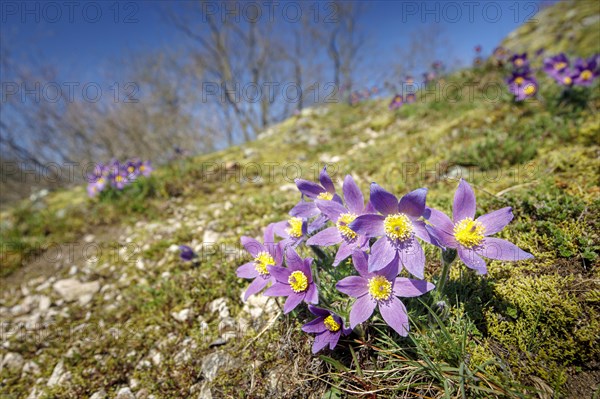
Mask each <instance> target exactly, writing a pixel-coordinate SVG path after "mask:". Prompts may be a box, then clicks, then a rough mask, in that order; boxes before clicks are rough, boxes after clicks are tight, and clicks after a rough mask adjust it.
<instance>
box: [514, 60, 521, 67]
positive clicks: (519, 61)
mask: <svg viewBox="0 0 600 399" xmlns="http://www.w3.org/2000/svg"><path fill="white" fill-rule="evenodd" d="M515 65H516V66H518V67H520V66H521V65H523V59H522V58H517V59H516V60H515Z"/></svg>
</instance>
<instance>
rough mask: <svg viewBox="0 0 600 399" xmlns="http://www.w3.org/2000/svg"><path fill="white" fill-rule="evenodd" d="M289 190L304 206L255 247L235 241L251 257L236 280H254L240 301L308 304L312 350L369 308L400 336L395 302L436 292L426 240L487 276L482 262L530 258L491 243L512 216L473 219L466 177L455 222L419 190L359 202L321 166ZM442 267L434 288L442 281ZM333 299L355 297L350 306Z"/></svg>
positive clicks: (348, 183) (402, 312) (351, 184)
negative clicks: (257, 297)
mask: <svg viewBox="0 0 600 399" xmlns="http://www.w3.org/2000/svg"><path fill="white" fill-rule="evenodd" d="M296 185H297V187H298V189H299V190H300V192H301V193H302V200H301V201H300V202H299V203H298V204H297V205H296V206H295V207H294V208H293V209H292V210H291V211H290V218H289V219H288V220H286V221H282V222H276V223H272V224H270V225H268V226H267V228H266V229H265V232H264V238H263V242H262V243H261V242H259V241H257V240H255V239H253V238H250V237H245V236H244V237H242V239H241V242H242V245H243V246H244V248H245V249H246V250H247V251H248V252H249V253H250V255H251V256H252V258H253V259H252V260H251V261H250V262H248V263H246V264H244V265H242V266H240V267H239V268H238V269H237V275H238V277H241V278H247V279H253V281H252V283H251V284H250V286H249V287H248V289H247V290H246V292H245V295H244V298H245V299H247V298H248V297H249V296H250V295H253V294H256V293H258V292H259V291H261V290H263V289H264V288H266V290H265V291H264V295H266V296H275V297H286V301H285V304H284V307H283V311H284V313H286V314H287V313H289V312H291V311H292V310H294V309H295V308H297V307H298V306H299V305H300V304H301V303H306V304H307V305H308V310H309V311H310V313H312V314H313V315H314V316H316V318H315V319H314V320H312V321H309V322H308V323H306V324H304V326H303V328H302V330H303V331H305V332H307V333H311V334H316V338H315V341H314V344H313V352H314V353H316V352H318V351H319V350H321V349H323V348H325V347H326V346H329V348H330V349H333V348H334V347H335V346H336V345H337V343H338V340H339V339H340V337H341V336H343V335H349V334H350V333H351V332H352V330H353V329H354V328H355V327H357V326H358V325H360V324H361V323H363V322H365V321H367V320H368V319H369V318H370V317H371V316H372V315H373V313H374V312H375V310H376V309H378V311H379V314H380V315H381V318H382V319H383V321H385V323H386V324H387V325H389V326H390V327H391V328H392V329H393V330H394V331H395V332H397V333H398V334H399V335H401V336H406V335H407V334H408V332H409V319H408V312H407V309H406V307H405V305H404V304H403V302H402V301H401V300H400V299H399V298H408V297H416V296H420V295H423V294H425V293H427V292H429V291H431V290H432V289H434V288H435V286H434V284H432V283H431V282H428V281H426V280H424V278H425V262H426V259H425V255H424V251H423V248H422V245H423V244H426V245H433V246H436V247H439V248H440V249H441V250H443V251H456V252H455V254H456V253H458V256H459V257H460V259H461V260H462V261H463V262H464V263H465V264H466V266H467V267H469V268H471V269H474V270H475V271H477V272H478V273H480V274H485V273H486V272H487V270H486V264H485V261H484V260H483V258H482V257H486V258H490V259H499V260H512V261H516V260H522V259H528V258H531V257H532V256H531V255H530V254H529V253H527V252H525V251H523V250H521V249H519V248H518V247H517V246H515V245H514V244H512V243H510V242H508V241H505V240H501V239H498V238H493V237H490V236H491V235H493V234H495V233H497V232H499V231H500V230H502V229H503V228H504V227H505V226H506V225H507V224H508V223H509V222H510V221H511V220H512V218H513V215H512V210H511V208H503V209H500V210H498V211H495V212H492V213H489V214H486V215H482V216H480V217H478V218H475V209H476V204H475V194H474V192H473V190H472V188H471V186H470V185H469V184H468V183H467V182H466V181H464V180H461V181H460V183H459V186H458V189H457V191H456V194H455V197H454V203H453V218H452V219H450V218H449V217H448V216H446V215H445V214H444V213H442V212H441V211H439V210H437V209H433V208H430V207H428V206H427V205H426V197H427V189H426V188H419V189H417V190H414V191H412V192H409V193H407V194H405V195H404V196H402V197H401V198H397V197H396V196H394V195H393V194H392V193H390V192H388V191H386V190H385V189H383V188H382V187H381V186H379V185H378V184H376V183H371V187H370V196H369V200H368V201H366V203H365V198H364V196H363V193H362V192H361V190H360V189H359V187H358V186H357V184H356V182H355V181H354V179H353V178H352V176H350V175H347V176H346V177H345V178H344V181H343V184H342V192H341V194H342V195H340V194H338V193H337V191H336V188H335V185H334V183H333V181H332V179H331V178H330V177H329V175H328V173H327V170H326V169H325V168H323V170H322V171H321V173H320V176H319V183H315V182H312V181H308V180H303V179H297V180H296ZM276 237H280V238H281V239H280V240H276V239H275V238H276ZM302 244H304V245H302ZM332 246H337V249H336V250H335V255H333V254H332V255H327V250H325V249H322V247H332ZM302 247H306V248H309V249H311V250H312V251H313V252H314V253H315V254H317V259H313V258H312V257H302V256H301V253H302V249H303V248H302ZM450 263H451V261H450V262H449V263H448V266H449V264H450ZM342 265H343V267H342ZM350 265H351V266H350ZM445 270H446V275H443V273H442V276H440V278H439V279H438V283H440V282H441V281H444V282H445V279H446V278H447V268H445ZM407 276H408V277H407ZM328 283H329V285H328ZM440 285H443V284H442V283H440ZM438 289H439V288H438ZM340 294H345V295H347V296H349V297H351V298H355V300H354V301H353V303H352V305H351V307H350V306H349V305H347V303H348V301H346V300H344V297H343V296H341V295H340ZM318 304H319V305H320V306H321V307H317V306H315V305H318ZM344 316H345V317H347V318H348V320H349V328H348V327H346V321H345V320H346V319H345V317H344Z"/></svg>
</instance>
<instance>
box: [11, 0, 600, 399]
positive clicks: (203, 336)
mask: <svg viewBox="0 0 600 399" xmlns="http://www.w3.org/2000/svg"><path fill="white" fill-rule="evenodd" d="M583 4H584V5H585V6H582V7H579V8H573V9H574V10H575V11H574V12H575V15H574V16H572V17H569V18H572V19H573V18H574V19H577V20H581V21H585V20H590V18H592V17H593V18H596V17H597V10H596V9H594V7H591V6H589V4H590V3H587V2H586V3H583ZM564 7H566V6H565V5H562V4H559V5H557V6H554V7H553V8H549V9H547V10H545V11H544V13H543V14H540V15H539V16H538V19H540V21H542V22H548V23H546V26H550V24H551V23H554V21H555V20H556V18H558V17H556V15H560V16H565V17H566V14H567V13H566V12H564V10H563V8H564ZM561 23H562V22H561ZM596 24H597V22H596ZM541 25H543V23H540V26H541ZM581 25H582V26H583V28H581V29H580V30H576V32H584V33H583V34H584V36H585V32H587V31H586V30H585V29H589V26H590V25H589V24H587V25H586V24H583V23H582V24H581ZM527 29H531V28H527V27H523V28H520V29H519V30H518V31H517V33H516V34H515V35H511V36H510V37H509V38H508V39H507V40H506V41H505V44H506V45H507V46H509V47H511V46H514V47H515V49H516V50H523V49H527V50H536V49H537V47H538V43H537V42H535V40H534V38H535V37H540V35H539V34H538V33H535V34H534V33H530V32H529V31H528V30H527ZM536 29H541V28H536ZM548 29H549V28H548ZM573 29H575V28H573ZM555 30H556V29H555V28H552V31H555ZM535 32H537V31H535ZM586 37H587V36H586ZM576 43H577V46H578V47H577V48H576V49H574V50H571V51H572V53H573V54H581V55H590V54H591V53H593V51H594V50H593V45H595V44H594V43H598V41H595V42H591V41H587V39H581V40H577V41H576ZM543 46H546V44H543ZM548 51H550V47H548V48H547V52H548ZM506 74H507V73H506V71H504V70H500V69H498V68H496V67H494V66H492V65H491V64H489V65H485V66H484V67H481V68H479V69H474V70H468V71H462V72H460V73H456V74H454V75H451V76H446V77H444V79H443V81H442V82H440V85H441V86H440V89H439V90H438V92H439V93H443V92H444V90H443V89H442V88H443V87H447V86H443V85H444V84H446V83H448V82H452V83H453V84H456V85H459V87H462V88H464V89H462V90H461V92H460V94H461V95H460V96H456V95H454V94H453V95H452V96H450V97H451V98H449V96H444V95H442V94H439V95H438V96H437V97H436V96H433V95H431V96H429V97H428V98H420V99H419V101H418V102H417V103H415V104H411V105H407V106H404V107H402V108H401V109H400V110H399V111H398V112H390V111H389V110H388V109H387V103H388V102H389V99H387V98H386V99H380V100H370V101H366V102H362V103H360V104H358V105H356V106H349V105H345V104H332V105H329V106H327V107H321V108H316V109H309V110H305V111H304V112H303V113H302V114H300V115H298V116H295V117H292V118H290V119H288V120H286V121H284V122H283V123H281V124H279V125H277V126H273V127H272V128H270V129H268V130H267V131H265V132H264V133H262V134H261V135H260V137H259V138H258V139H257V140H256V141H254V142H252V143H248V144H246V145H244V146H243V147H234V148H230V149H227V150H225V151H222V152H219V153H214V154H210V155H207V156H202V157H196V158H189V159H182V160H180V161H177V162H174V163H173V164H171V165H168V166H166V167H162V168H159V169H158V170H157V171H156V172H155V173H154V174H153V176H152V177H150V178H148V179H143V180H140V181H138V182H136V184H134V185H132V186H130V187H129V188H128V189H127V190H125V191H124V192H123V193H122V195H121V196H118V197H117V198H109V199H104V200H101V201H98V200H90V199H88V198H87V197H86V194H85V190H84V188H79V189H75V190H66V191H60V192H53V193H50V194H49V195H47V196H46V197H43V198H39V199H37V200H35V201H34V202H31V201H25V202H23V203H22V204H20V205H19V206H17V207H14V208H13V209H11V210H8V211H6V212H4V213H3V214H2V221H1V223H2V236H1V238H2V245H3V248H4V250H3V254H2V275H3V277H2V287H3V290H2V296H1V299H0V317H1V321H2V324H3V331H2V338H3V345H2V347H1V348H0V354H1V355H2V356H3V359H4V360H3V367H2V370H1V372H0V392H1V393H2V395H1V396H2V397H7V398H13V397H14V398H21V397H28V395H29V397H31V398H35V397H39V398H55V397H56V398H80V397H90V396H92V395H93V394H96V395H97V396H95V398H99V397H105V396H108V397H119V398H129V397H134V396H128V395H129V393H128V392H129V391H128V389H129V390H130V391H132V392H133V394H132V395H134V394H135V397H136V398H150V397H152V395H154V396H153V397H155V398H181V397H199V398H209V397H211V395H212V397H213V398H221V397H236V398H237V397H239V398H254V397H273V398H275V397H297V398H304V397H314V398H321V397H327V398H337V397H357V396H360V395H361V394H364V395H365V396H364V397H390V398H392V397H404V396H403V395H406V397H461V396H463V397H542V398H551V397H591V396H592V395H593V394H596V395H597V394H598V390H597V386H598V384H599V382H600V363H599V362H598V359H600V342H599V338H598V337H599V331H600V267H599V266H600V260H599V256H598V255H599V254H600V184H599V183H600V174H599V173H598V171H599V170H600V157H599V154H600V145H599V143H600V140H599V139H600V122H599V118H598V113H597V110H598V107H600V93H599V90H598V83H597V82H596V84H595V85H594V86H593V87H592V88H590V89H589V90H587V91H586V92H585V93H583V94H582V95H585V96H587V104H586V105H585V106H581V105H577V104H565V103H562V104H561V103H559V102H558V99H559V96H560V92H559V89H558V88H557V87H556V86H555V85H554V84H553V83H552V82H551V81H550V80H549V79H545V78H541V79H540V83H541V85H540V100H529V101H526V102H524V103H519V104H517V103H514V102H513V101H512V99H511V96H510V95H509V94H508V93H507V92H506V91H502V95H501V96H500V98H498V99H495V100H490V97H489V93H487V92H485V91H484V88H486V87H487V86H486V84H488V83H494V82H498V83H499V84H501V82H502V81H503V79H504V78H505V76H506ZM540 77H541V75H540ZM446 93H447V91H446ZM324 163H327V164H329V165H330V168H329V170H330V173H331V174H332V175H333V176H334V181H335V182H336V186H337V187H338V190H339V189H340V187H341V179H343V177H344V176H345V175H346V174H352V175H353V176H354V178H355V179H356V181H357V182H358V184H359V185H360V187H361V189H362V191H363V193H365V195H366V193H367V192H368V187H369V184H370V182H372V181H376V182H378V183H379V184H380V185H381V186H383V187H385V188H386V189H388V190H389V191H391V192H393V193H395V194H397V195H402V194H404V193H406V192H408V191H410V190H413V189H416V188H419V187H427V188H428V189H429V194H428V205H429V206H432V207H436V208H438V209H440V210H443V211H445V212H447V213H450V212H451V203H452V196H453V194H454V190H455V188H456V185H457V179H459V178H460V177H463V178H465V179H467V180H468V181H469V182H470V183H471V184H472V186H473V187H474V189H475V192H476V195H477V201H478V214H484V213H487V212H489V211H492V210H495V209H498V208H501V207H504V206H511V207H513V210H514V214H515V219H514V220H513V221H512V223H510V224H509V225H508V227H507V228H506V229H505V230H503V231H502V232H501V233H500V234H499V236H500V237H501V238H505V239H508V240H510V241H512V242H514V243H515V244H517V245H518V246H519V247H521V248H523V249H524V250H526V251H528V252H531V253H532V254H533V255H534V256H535V259H534V260H530V261H524V262H519V263H511V262H497V261H492V262H490V263H489V267H488V269H489V274H488V275H487V276H486V277H481V276H477V275H475V274H474V273H472V272H471V271H470V270H468V269H466V268H465V267H464V265H462V264H461V263H460V262H458V263H457V264H455V265H454V266H453V268H452V271H451V279H450V282H449V283H448V288H449V290H450V292H451V295H449V297H448V303H447V304H446V306H445V307H443V308H440V307H437V308H436V309H433V310H432V311H431V312H429V311H428V310H427V308H426V306H431V307H433V306H434V305H435V303H434V302H433V298H429V297H428V299H424V300H423V302H421V301H419V300H418V299H414V300H412V299H411V300H409V301H406V304H407V308H409V313H410V317H411V320H412V322H413V324H412V325H411V329H412V330H411V335H410V336H409V337H408V338H401V337H399V336H397V335H395V334H394V333H392V332H390V330H389V329H387V328H386V327H385V325H384V324H383V323H382V322H380V321H375V322H373V323H372V324H371V325H370V328H369V329H368V330H366V331H365V330H362V329H360V330H358V331H356V332H355V333H354V334H353V335H351V336H349V337H348V338H345V339H342V341H341V345H340V346H338V348H337V349H336V351H334V352H324V355H321V356H319V355H317V356H314V355H312V354H311V352H310V348H311V345H312V340H313V338H312V337H310V336H308V335H306V334H304V333H302V332H301V331H300V329H299V327H300V325H301V324H303V323H304V322H305V321H307V320H309V319H310V315H309V314H308V313H307V312H306V311H305V310H302V311H298V312H295V313H292V314H290V315H287V316H284V315H283V314H282V312H281V310H280V309H281V301H280V302H279V303H278V302H276V301H275V300H273V299H269V300H267V299H266V298H264V297H261V296H257V297H252V298H251V300H250V301H249V302H247V303H243V302H242V301H241V298H240V296H241V293H242V292H243V291H244V290H245V288H246V287H247V286H248V282H247V281H245V280H241V279H238V278H237V277H236V275H235V270H236V268H237V267H238V266H239V265H241V264H242V263H245V262H247V261H249V260H250V257H249V255H247V254H246V252H245V251H243V248H241V247H240V244H239V239H240V236H241V235H249V236H253V237H257V238H259V237H261V235H262V229H263V228H264V227H265V226H266V225H267V224H268V223H271V222H276V221H280V220H283V219H286V218H287V212H288V211H289V210H290V209H291V208H292V207H293V206H294V205H295V203H296V202H297V201H298V200H299V194H298V192H297V190H296V188H295V186H294V184H293V179H294V178H295V177H304V178H307V179H310V180H315V179H316V177H317V176H318V171H319V170H320V169H321V168H322V166H323V164H324ZM180 244H188V245H190V246H192V247H193V248H194V249H195V250H196V251H197V252H198V253H199V255H200V258H199V262H198V264H196V265H194V264H191V263H185V262H182V261H181V260H180V259H179V258H178V252H177V248H176V246H177V245H180ZM425 251H426V256H427V264H426V276H425V277H426V279H427V280H429V281H432V280H435V279H436V278H437V276H438V275H439V273H440V267H441V264H440V260H439V255H438V252H436V251H435V250H434V248H433V247H432V246H430V245H428V246H425ZM65 279H76V280H78V282H80V283H92V284H88V285H84V286H83V287H81V286H78V285H77V283H75V284H74V285H73V287H75V286H76V287H77V288H73V289H78V290H81V291H80V292H82V293H84V294H87V296H86V295H84V298H83V299H73V298H70V296H69V293H68V292H67V293H65V292H63V291H61V289H60V288H61V284H65V283H64V282H63V283H61V284H58V285H57V282H60V281H61V280H65ZM93 282H96V284H97V285H96V284H94V283H93ZM444 392H446V395H447V396H444ZM103 395H104V396H103ZM117 395H119V396H117Z"/></svg>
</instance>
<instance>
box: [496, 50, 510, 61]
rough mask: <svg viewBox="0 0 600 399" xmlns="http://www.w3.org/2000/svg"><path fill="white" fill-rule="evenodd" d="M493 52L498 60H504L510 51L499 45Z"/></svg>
mask: <svg viewBox="0 0 600 399" xmlns="http://www.w3.org/2000/svg"><path fill="white" fill-rule="evenodd" d="M493 54H494V58H496V60H497V61H504V60H505V59H506V57H507V56H508V51H507V50H506V49H505V48H504V47H502V46H498V47H496V48H495V49H494V52H493Z"/></svg>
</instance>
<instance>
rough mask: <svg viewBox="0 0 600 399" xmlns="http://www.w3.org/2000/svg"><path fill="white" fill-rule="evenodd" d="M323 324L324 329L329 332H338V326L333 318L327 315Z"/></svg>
mask: <svg viewBox="0 0 600 399" xmlns="http://www.w3.org/2000/svg"><path fill="white" fill-rule="evenodd" d="M323 324H325V328H326V329H328V330H329V331H331V332H336V331H339V329H340V327H341V326H340V325H339V324H338V322H337V321H335V319H334V318H333V316H331V315H329V316H327V317H326V318H325V320H323Z"/></svg>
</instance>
